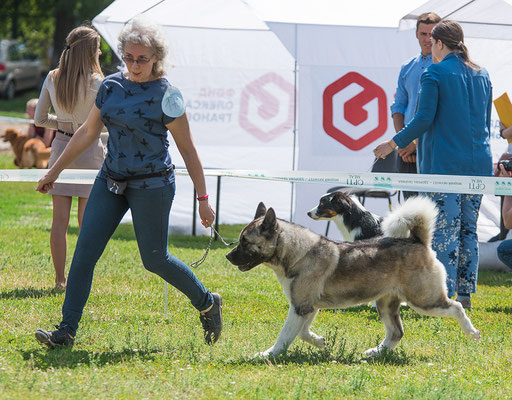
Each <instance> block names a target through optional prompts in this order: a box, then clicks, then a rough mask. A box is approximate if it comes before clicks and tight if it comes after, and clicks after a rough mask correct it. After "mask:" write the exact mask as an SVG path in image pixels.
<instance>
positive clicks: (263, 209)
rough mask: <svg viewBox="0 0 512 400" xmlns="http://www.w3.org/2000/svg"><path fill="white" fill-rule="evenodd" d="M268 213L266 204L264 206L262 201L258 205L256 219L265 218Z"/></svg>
mask: <svg viewBox="0 0 512 400" xmlns="http://www.w3.org/2000/svg"><path fill="white" fill-rule="evenodd" d="M266 212H267V207H265V204H263V202H262V201H260V204H258V208H256V214H254V219H258V218H259V217H263V216H264V215H265V213H266Z"/></svg>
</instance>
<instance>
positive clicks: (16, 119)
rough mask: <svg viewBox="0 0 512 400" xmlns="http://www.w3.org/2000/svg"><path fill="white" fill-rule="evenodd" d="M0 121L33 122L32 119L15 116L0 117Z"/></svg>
mask: <svg viewBox="0 0 512 400" xmlns="http://www.w3.org/2000/svg"><path fill="white" fill-rule="evenodd" d="M0 122H16V123H20V122H21V123H25V124H33V123H34V120H32V119H27V118H16V117H0Z"/></svg>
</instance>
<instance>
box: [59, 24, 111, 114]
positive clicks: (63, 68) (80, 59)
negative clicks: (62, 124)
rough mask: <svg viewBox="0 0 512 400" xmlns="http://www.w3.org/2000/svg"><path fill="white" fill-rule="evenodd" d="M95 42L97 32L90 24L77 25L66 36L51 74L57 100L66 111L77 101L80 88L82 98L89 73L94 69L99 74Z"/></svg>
mask: <svg viewBox="0 0 512 400" xmlns="http://www.w3.org/2000/svg"><path fill="white" fill-rule="evenodd" d="M99 46H100V35H99V33H98V32H96V30H95V29H94V28H92V27H90V26H79V27H78V28H75V29H73V30H72V31H71V32H69V34H68V36H67V38H66V48H65V49H64V51H63V52H62V54H61V56H60V60H59V66H58V68H57V69H56V70H54V71H52V76H53V78H54V79H55V94H56V97H57V103H59V105H60V106H61V107H62V108H63V109H65V110H66V111H68V112H70V113H71V112H73V110H74V109H75V105H76V104H77V102H78V96H79V93H80V88H82V94H83V96H84V98H85V96H86V95H87V85H88V83H89V79H90V77H91V75H92V74H94V73H97V74H99V75H100V76H101V77H102V78H103V72H101V67H100V65H99V63H98V59H97V54H98V49H99Z"/></svg>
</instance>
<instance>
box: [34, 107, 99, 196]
mask: <svg viewBox="0 0 512 400" xmlns="http://www.w3.org/2000/svg"><path fill="white" fill-rule="evenodd" d="M102 127H103V122H102V121H101V114H100V110H99V109H98V107H96V106H95V105H93V106H92V109H91V111H90V112H89V116H88V117H87V121H85V123H84V124H83V125H82V126H81V127H80V128H79V129H78V130H77V131H76V132H75V134H74V135H73V137H72V138H71V140H70V141H69V143H68V144H67V146H66V149H65V150H64V152H63V153H62V154H61V155H60V157H59V158H58V159H57V161H56V162H55V164H54V165H53V166H52V167H51V168H50V169H49V170H48V172H47V173H46V175H45V176H43V177H42V178H41V179H40V180H39V182H38V185H37V188H36V190H37V191H39V192H41V193H47V192H48V190H51V189H52V188H53V182H55V180H57V178H58V177H59V174H60V173H61V171H62V170H63V169H64V168H66V166H67V165H69V164H70V163H71V161H73V160H75V159H76V158H77V157H78V156H79V155H80V154H82V153H83V152H84V151H85V150H86V149H87V148H88V147H89V146H90V145H91V144H92V143H93V142H94V141H95V140H97V139H98V136H99V135H100V133H101V128H102Z"/></svg>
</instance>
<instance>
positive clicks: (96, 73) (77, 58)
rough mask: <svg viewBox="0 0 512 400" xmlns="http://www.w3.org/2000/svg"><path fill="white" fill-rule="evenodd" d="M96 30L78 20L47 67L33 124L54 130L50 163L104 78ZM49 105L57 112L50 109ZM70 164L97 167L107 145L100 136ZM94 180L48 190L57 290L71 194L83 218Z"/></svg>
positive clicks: (63, 263)
mask: <svg viewBox="0 0 512 400" xmlns="http://www.w3.org/2000/svg"><path fill="white" fill-rule="evenodd" d="M100 54H101V50H100V35H99V34H98V32H96V31H95V30H94V29H93V28H90V27H88V26H80V27H78V28H75V29H73V30H72V31H71V32H70V33H69V35H68V36H67V38H66V47H65V49H64V51H63V52H62V55H61V57H60V61H59V66H58V68H57V69H55V70H53V71H50V73H49V74H48V76H47V77H46V80H45V81H44V83H43V87H42V89H41V94H40V96H39V101H38V102H37V107H36V112H35V117H34V123H35V125H36V126H42V127H45V128H51V129H55V130H57V133H56V136H55V139H54V140H53V142H52V147H51V148H52V150H51V155H50V162H49V165H48V166H49V168H51V167H52V166H53V165H54V164H55V162H56V161H57V159H58V158H59V156H60V155H61V154H62V153H63V151H64V149H65V148H66V147H67V145H68V143H69V141H70V139H71V137H72V136H73V134H74V133H75V132H76V131H77V130H78V128H79V127H80V126H81V125H82V124H83V123H84V122H85V120H86V119H87V116H88V115H89V111H90V110H91V108H92V106H93V104H94V100H95V99H96V93H97V92H98V88H99V86H100V84H101V82H102V81H103V73H102V72H101V68H100V65H99V56H100ZM51 107H53V109H54V110H55V115H53V114H50V109H51ZM84 150H85V151H84V152H83V153H82V154H81V155H80V157H78V158H77V159H76V160H74V161H73V162H72V163H70V164H69V165H68V168H79V169H99V168H100V167H101V165H102V163H103V160H104V158H105V150H104V147H103V145H102V143H101V140H100V138H99V137H98V138H97V139H96V140H95V141H94V142H92V143H91V144H90V145H89V146H88V148H87V149H84ZM91 187H92V185H73V184H62V183H56V184H55V185H54V187H53V189H52V190H50V191H49V192H48V193H49V194H51V195H52V201H53V220H52V229H51V234H50V248H51V252H52V259H53V266H54V268H55V290H56V291H63V290H65V288H66V275H65V266H66V248H67V230H68V224H69V215H70V211H71V203H72V199H73V197H78V225H79V227H81V226H82V218H83V214H84V210H85V205H86V203H87V198H88V197H89V193H90V191H91Z"/></svg>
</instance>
